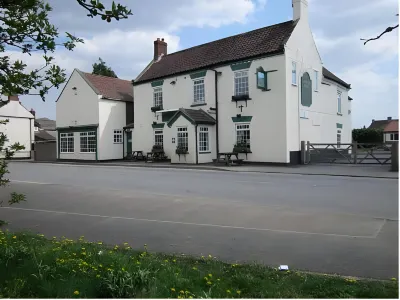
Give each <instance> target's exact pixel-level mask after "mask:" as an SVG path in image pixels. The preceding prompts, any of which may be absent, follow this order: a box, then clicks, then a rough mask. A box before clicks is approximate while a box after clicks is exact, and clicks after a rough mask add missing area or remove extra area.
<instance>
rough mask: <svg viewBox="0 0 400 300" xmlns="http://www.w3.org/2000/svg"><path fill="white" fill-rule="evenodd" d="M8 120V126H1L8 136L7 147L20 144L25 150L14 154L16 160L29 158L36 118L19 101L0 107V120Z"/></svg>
mask: <svg viewBox="0 0 400 300" xmlns="http://www.w3.org/2000/svg"><path fill="white" fill-rule="evenodd" d="M6 119H8V123H7V124H6V125H0V130H1V131H2V132H4V134H6V135H7V138H8V140H9V141H8V142H6V143H5V146H10V145H12V144H15V143H20V144H21V145H23V146H24V147H25V149H24V150H21V151H18V152H16V153H15V154H14V158H28V157H30V151H31V148H32V142H33V141H34V134H35V133H34V116H33V115H32V114H31V113H30V112H29V111H28V110H27V109H26V108H25V107H23V106H22V105H21V104H20V103H19V101H13V100H11V101H9V102H8V103H7V104H6V105H4V106H2V107H0V120H6Z"/></svg>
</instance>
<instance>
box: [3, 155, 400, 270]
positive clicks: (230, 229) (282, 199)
mask: <svg viewBox="0 0 400 300" xmlns="http://www.w3.org/2000/svg"><path fill="white" fill-rule="evenodd" d="M10 172H11V174H10V176H9V178H10V179H11V180H12V183H11V185H10V187H8V188H5V189H2V190H0V197H1V199H6V197H8V195H9V193H10V192H11V191H17V192H22V193H25V194H26V195H27V198H28V201H27V202H26V203H23V204H19V205H17V206H13V207H11V208H7V207H5V208H1V209H0V219H3V220H7V221H9V222H10V225H9V228H10V229H11V230H17V229H31V230H34V231H35V232H41V233H43V234H45V235H47V236H50V237H51V236H67V237H69V238H76V237H79V236H81V235H84V236H85V237H86V238H87V239H89V240H93V241H95V240H96V241H97V240H101V241H103V242H106V243H110V244H114V243H123V242H129V243H130V244H132V245H133V246H134V247H135V246H136V247H137V248H140V247H141V246H142V245H143V244H145V243H146V244H148V245H149V248H150V250H152V251H164V252H174V253H185V254H194V255H208V254H212V255H213V256H216V257H218V258H220V259H223V260H226V261H239V262H243V261H257V262H260V263H265V264H268V265H272V266H277V265H279V264H288V265H289V266H290V267H291V268H298V269H303V270H309V271H315V272H325V273H338V274H343V275H351V276H360V277H373V278H390V277H397V275H398V181H397V180H393V179H372V178H350V177H330V176H304V175H290V174H258V173H236V172H222V171H201V170H167V169H153V168H124V167H105V166H76V165H51V164H32V163H17V162H14V163H11V164H10Z"/></svg>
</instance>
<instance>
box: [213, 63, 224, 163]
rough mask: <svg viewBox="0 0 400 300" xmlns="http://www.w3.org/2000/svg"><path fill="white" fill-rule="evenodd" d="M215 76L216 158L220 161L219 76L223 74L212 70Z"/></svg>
mask: <svg viewBox="0 0 400 300" xmlns="http://www.w3.org/2000/svg"><path fill="white" fill-rule="evenodd" d="M211 71H214V74H215V141H216V156H217V161H218V157H219V156H218V153H219V130H218V124H219V123H218V75H220V74H222V73H221V72H218V71H217V70H214V69H212V70H211Z"/></svg>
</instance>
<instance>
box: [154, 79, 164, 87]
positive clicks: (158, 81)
mask: <svg viewBox="0 0 400 300" xmlns="http://www.w3.org/2000/svg"><path fill="white" fill-rule="evenodd" d="M163 84H164V79H162V80H157V81H153V82H152V83H151V86H152V87H157V86H162V85H163Z"/></svg>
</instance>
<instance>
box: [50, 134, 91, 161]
mask: <svg viewBox="0 0 400 300" xmlns="http://www.w3.org/2000/svg"><path fill="white" fill-rule="evenodd" d="M57 147H58V146H57ZM57 149H58V148H57ZM59 159H71V160H74V159H81V160H96V153H87V152H81V139H80V132H74V152H73V153H72V152H71V153H63V152H60V157H59Z"/></svg>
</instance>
